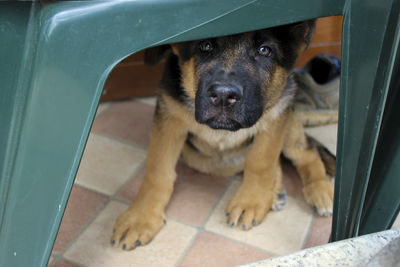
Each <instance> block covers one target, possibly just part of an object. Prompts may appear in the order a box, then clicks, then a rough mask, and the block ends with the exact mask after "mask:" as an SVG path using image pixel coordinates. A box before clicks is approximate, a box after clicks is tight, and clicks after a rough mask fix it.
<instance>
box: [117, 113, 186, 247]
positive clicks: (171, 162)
mask: <svg viewBox="0 0 400 267" xmlns="http://www.w3.org/2000/svg"><path fill="white" fill-rule="evenodd" d="M161 116H165V117H162V118H161ZM186 134H187V131H186V129H185V127H184V124H183V122H182V121H180V120H179V119H178V118H175V117H172V116H169V115H161V114H156V116H155V118H154V122H153V128H152V131H151V137H150V146H149V149H148V154H147V162H146V174H145V177H144V180H143V183H142V185H141V186H140V189H139V193H138V195H137V196H136V198H135V200H134V202H133V203H132V204H131V206H130V207H129V208H128V209H127V210H126V211H125V212H124V213H122V214H121V215H120V216H119V217H118V219H117V220H116V222H115V225H114V234H113V236H112V238H111V243H112V244H113V245H120V246H121V247H122V249H124V250H131V249H134V248H135V247H136V246H140V245H144V244H147V243H148V242H150V241H151V240H152V239H153V237H154V236H155V235H156V234H157V233H158V232H159V231H160V229H161V227H162V226H163V220H164V209H165V207H166V205H167V204H168V201H169V199H170V197H171V194H172V190H173V186H174V181H175V178H176V173H175V166H176V163H177V160H178V158H179V155H180V152H181V150H182V147H183V144H184V141H185V138H186Z"/></svg>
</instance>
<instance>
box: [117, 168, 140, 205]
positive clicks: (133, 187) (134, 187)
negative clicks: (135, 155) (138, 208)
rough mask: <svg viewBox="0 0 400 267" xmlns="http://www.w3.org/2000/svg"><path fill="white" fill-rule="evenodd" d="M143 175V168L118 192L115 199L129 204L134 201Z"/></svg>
mask: <svg viewBox="0 0 400 267" xmlns="http://www.w3.org/2000/svg"><path fill="white" fill-rule="evenodd" d="M144 174H145V167H144V166H142V168H141V169H140V170H139V171H138V172H137V173H136V175H135V177H133V178H132V179H131V180H130V181H129V182H128V183H127V184H126V185H125V186H124V187H123V188H122V189H121V191H119V192H118V194H117V197H118V198H119V199H121V200H125V201H128V202H131V201H132V200H134V199H135V197H136V195H137V193H138V192H139V187H140V185H141V184H142V181H143V178H144Z"/></svg>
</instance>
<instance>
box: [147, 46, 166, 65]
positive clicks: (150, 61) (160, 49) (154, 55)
mask: <svg viewBox="0 0 400 267" xmlns="http://www.w3.org/2000/svg"><path fill="white" fill-rule="evenodd" d="M170 49H171V46H170V45H159V46H155V47H151V48H148V49H146V50H144V63H145V64H147V65H150V66H152V65H155V64H157V63H158V62H160V60H161V59H162V58H163V56H164V54H165V52H167V51H168V50H170Z"/></svg>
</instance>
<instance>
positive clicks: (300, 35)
mask: <svg viewBox="0 0 400 267" xmlns="http://www.w3.org/2000/svg"><path fill="white" fill-rule="evenodd" d="M315 21H316V20H315V19H311V20H306V21H302V22H298V23H295V24H293V25H292V27H291V35H292V37H294V39H295V40H298V41H300V42H303V43H304V45H303V46H302V50H303V51H304V50H306V49H307V47H308V46H309V45H310V43H311V40H312V37H313V35H314V30H315ZM303 51H301V52H303Z"/></svg>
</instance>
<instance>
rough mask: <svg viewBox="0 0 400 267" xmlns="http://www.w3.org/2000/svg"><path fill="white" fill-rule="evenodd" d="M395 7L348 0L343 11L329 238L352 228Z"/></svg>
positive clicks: (373, 138) (387, 69)
mask: <svg viewBox="0 0 400 267" xmlns="http://www.w3.org/2000/svg"><path fill="white" fill-rule="evenodd" d="M398 7H399V1H381V2H379V8H377V7H376V2H375V1H364V0H353V1H350V2H349V4H348V5H347V6H346V10H345V12H344V13H345V14H344V24H343V45H342V48H343V52H342V55H343V56H342V58H343V60H342V83H341V95H340V111H339V112H340V119H339V131H338V132H339V133H338V147H337V149H338V151H337V153H338V162H337V179H336V182H335V205H334V216H333V223H332V224H333V225H332V235H331V238H332V240H333V241H336V240H341V239H344V238H349V237H353V236H356V235H357V234H358V230H359V223H360V216H361V212H362V207H363V203H364V198H365V193H366V190H367V185H368V180H369V176H370V171H371V166H372V162H373V160H374V154H375V148H376V143H377V138H378V134H379V129H380V123H381V119H382V113H383V107H384V105H385V101H386V96H387V92H388V88H389V81H390V77H391V72H392V69H393V65H394V56H395V54H393V53H395V52H396V48H397V45H398V35H397V37H393V36H392V35H391V33H392V28H393V27H395V28H396V27H397V25H398V14H399V8H398ZM388 15H389V16H388ZM371 29H374V30H371ZM396 38H397V40H396Z"/></svg>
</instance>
